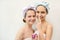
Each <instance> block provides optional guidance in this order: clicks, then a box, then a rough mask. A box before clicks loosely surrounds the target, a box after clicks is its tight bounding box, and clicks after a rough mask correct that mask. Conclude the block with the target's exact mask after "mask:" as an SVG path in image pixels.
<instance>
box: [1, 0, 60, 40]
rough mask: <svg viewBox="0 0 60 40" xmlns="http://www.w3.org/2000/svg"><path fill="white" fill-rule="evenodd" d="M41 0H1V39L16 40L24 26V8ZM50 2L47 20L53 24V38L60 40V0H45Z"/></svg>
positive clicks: (53, 39)
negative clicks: (18, 32)
mask: <svg viewBox="0 0 60 40" xmlns="http://www.w3.org/2000/svg"><path fill="white" fill-rule="evenodd" d="M34 1H35V2H38V1H39V0H0V40H15V36H16V33H17V31H18V29H19V28H20V27H22V26H23V24H24V23H23V21H22V19H23V13H22V9H23V8H24V7H25V6H27V5H31V4H34ZM45 1H47V2H48V3H50V10H49V14H48V15H47V20H48V21H49V22H50V23H52V24H53V37H52V40H60V5H59V4H60V0H45Z"/></svg>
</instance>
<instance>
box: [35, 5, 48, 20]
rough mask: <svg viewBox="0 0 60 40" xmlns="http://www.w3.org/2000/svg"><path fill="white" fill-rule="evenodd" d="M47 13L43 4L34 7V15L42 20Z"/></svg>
mask: <svg viewBox="0 0 60 40" xmlns="http://www.w3.org/2000/svg"><path fill="white" fill-rule="evenodd" d="M46 15H47V10H46V8H45V7H44V6H38V7H37V8H36V16H37V18H38V17H40V19H41V20H44V19H45V17H46Z"/></svg>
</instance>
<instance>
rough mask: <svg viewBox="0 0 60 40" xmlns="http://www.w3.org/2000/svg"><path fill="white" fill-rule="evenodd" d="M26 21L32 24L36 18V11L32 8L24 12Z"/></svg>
mask: <svg viewBox="0 0 60 40" xmlns="http://www.w3.org/2000/svg"><path fill="white" fill-rule="evenodd" d="M24 20H25V21H26V23H28V24H30V25H32V24H33V23H34V22H35V20H36V12H35V11H34V10H28V11H27V12H26V17H25V18H24Z"/></svg>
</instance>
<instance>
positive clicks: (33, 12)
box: [27, 10, 35, 15]
mask: <svg viewBox="0 0 60 40" xmlns="http://www.w3.org/2000/svg"><path fill="white" fill-rule="evenodd" d="M34 14H35V11H34V10H28V11H27V15H34Z"/></svg>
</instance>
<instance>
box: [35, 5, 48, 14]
mask: <svg viewBox="0 0 60 40" xmlns="http://www.w3.org/2000/svg"><path fill="white" fill-rule="evenodd" d="M38 6H43V7H44V8H45V10H46V12H47V14H48V9H47V8H46V7H45V6H44V5H38ZM38 6H37V7H38ZM37 7H36V9H37Z"/></svg>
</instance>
